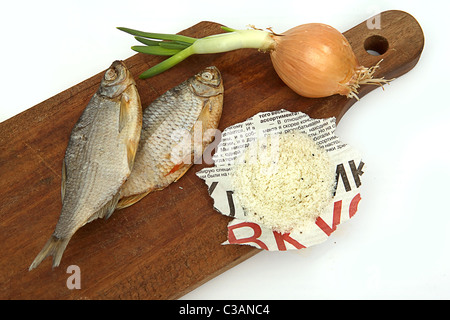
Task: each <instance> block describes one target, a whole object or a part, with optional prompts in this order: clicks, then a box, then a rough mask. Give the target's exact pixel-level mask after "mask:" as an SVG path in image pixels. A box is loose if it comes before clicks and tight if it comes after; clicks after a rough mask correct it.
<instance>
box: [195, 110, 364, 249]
mask: <svg viewBox="0 0 450 320" xmlns="http://www.w3.org/2000/svg"><path fill="white" fill-rule="evenodd" d="M335 129H336V120H335V118H328V119H312V118H310V117H309V116H308V115H307V114H305V113H302V112H289V111H287V110H284V109H283V110H279V111H274V112H261V113H258V114H256V115H254V116H253V117H251V118H249V119H247V120H246V121H244V122H241V123H237V124H235V125H232V126H230V127H228V128H226V129H225V130H224V131H223V133H222V140H221V142H220V143H219V145H218V146H217V152H216V153H215V154H214V156H213V158H212V159H213V161H214V164H215V165H214V167H210V168H204V169H202V170H200V171H199V172H197V176H198V177H200V178H201V179H203V180H205V183H206V184H207V186H208V192H209V194H210V196H211V197H212V198H213V199H214V208H215V209H216V210H217V211H219V212H220V213H222V214H223V215H226V216H229V217H232V218H234V219H233V220H232V221H231V222H230V223H229V224H228V240H227V241H225V242H224V243H223V244H241V245H251V246H254V247H257V248H260V249H264V250H270V251H284V250H290V249H294V250H295V249H302V248H305V247H310V246H313V245H316V244H319V243H322V242H324V241H325V240H327V239H328V237H329V236H330V235H331V233H333V232H334V231H335V230H336V227H337V226H338V225H339V224H340V223H342V222H345V221H347V220H349V219H350V218H352V217H353V216H354V215H355V213H356V211H357V209H358V204H359V202H360V200H361V195H360V191H359V188H360V186H361V175H362V174H363V170H362V169H363V167H364V162H363V161H362V159H361V155H360V154H359V152H358V151H356V150H354V149H353V148H351V147H350V146H349V145H347V144H345V143H343V142H341V141H340V140H339V138H338V137H337V136H336V135H335ZM290 130H299V131H300V132H302V133H305V134H307V135H309V136H310V137H312V138H313V139H314V141H315V142H316V143H317V144H318V145H319V146H321V147H323V148H324V149H325V150H326V152H327V153H328V155H329V156H330V159H331V161H332V162H333V163H334V164H335V166H336V179H337V185H336V193H335V195H334V198H333V201H332V203H330V204H329V205H328V206H327V207H326V208H325V209H324V210H323V212H322V213H321V214H320V216H319V217H318V218H317V219H316V221H315V223H314V224H311V225H310V227H309V228H308V229H307V230H306V231H305V230H303V232H302V233H283V234H282V233H279V232H277V231H274V230H272V229H271V228H268V227H266V226H264V225H261V224H257V223H254V222H251V221H248V220H247V219H246V214H245V212H244V210H243V208H242V206H241V205H240V204H239V200H238V199H237V197H234V196H233V191H232V190H233V188H232V181H231V178H230V173H231V171H232V167H233V165H234V163H235V161H236V160H237V159H238V158H239V156H240V155H241V154H242V153H243V152H244V151H245V149H246V148H247V147H248V146H249V144H250V143H251V142H253V141H255V140H256V139H257V138H259V137H265V136H267V135H268V134H279V133H285V132H289V131H290Z"/></svg>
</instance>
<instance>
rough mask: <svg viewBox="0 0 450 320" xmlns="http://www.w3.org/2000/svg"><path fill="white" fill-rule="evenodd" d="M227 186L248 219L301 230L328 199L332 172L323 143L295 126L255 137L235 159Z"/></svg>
mask: <svg viewBox="0 0 450 320" xmlns="http://www.w3.org/2000/svg"><path fill="white" fill-rule="evenodd" d="M231 179H232V186H233V189H234V190H233V192H234V195H235V196H236V197H237V199H238V200H239V202H240V204H241V206H242V207H243V209H244V211H245V213H246V215H247V218H248V220H249V221H252V222H256V223H260V224H262V225H265V226H267V227H269V228H272V229H273V230H275V231H278V232H280V233H288V232H300V233H301V232H302V230H305V229H306V228H308V226H310V225H311V224H312V223H314V222H315V220H316V218H317V217H318V216H319V215H320V213H321V212H322V210H323V209H324V208H325V207H326V206H327V205H328V204H329V203H330V202H331V201H332V199H333V195H334V192H335V184H336V178H335V172H334V168H333V165H332V163H331V161H330V159H329V157H328V155H327V153H326V151H325V150H324V149H322V148H321V147H319V146H318V145H317V144H316V143H315V142H314V140H313V139H312V138H311V137H309V136H308V135H306V134H304V133H301V132H300V131H296V130H294V131H290V132H288V133H283V134H273V135H268V136H266V137H263V138H260V139H257V140H256V141H254V142H253V143H252V144H250V146H249V147H248V148H247V149H246V150H245V152H244V153H243V154H242V155H241V157H240V158H238V159H237V161H236V164H235V166H234V167H233V170H232V174H231Z"/></svg>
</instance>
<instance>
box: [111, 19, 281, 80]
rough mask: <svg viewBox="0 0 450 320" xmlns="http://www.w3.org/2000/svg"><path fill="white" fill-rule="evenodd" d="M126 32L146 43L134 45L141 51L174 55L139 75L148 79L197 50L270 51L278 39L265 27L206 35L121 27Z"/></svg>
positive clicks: (229, 30) (206, 51) (198, 51)
mask: <svg viewBox="0 0 450 320" xmlns="http://www.w3.org/2000/svg"><path fill="white" fill-rule="evenodd" d="M118 29H119V30H122V31H124V32H126V33H129V34H131V35H134V36H135V38H136V40H138V41H139V42H140V43H142V44H144V46H132V47H131V49H133V50H134V51H137V52H141V53H146V54H151V55H161V56H171V57H170V58H168V59H166V60H164V61H163V62H161V63H159V64H157V65H155V66H153V67H152V68H150V69H148V70H147V71H145V72H143V73H142V74H141V75H140V76H139V78H141V79H146V78H150V77H153V76H156V75H157V74H160V73H162V72H164V71H166V70H168V69H170V68H172V67H173V66H175V65H177V64H178V63H180V62H181V61H183V60H184V59H186V58H188V57H189V56H191V55H194V54H212V53H221V52H228V51H233V50H237V49H243V48H251V49H259V50H262V51H270V50H271V49H273V48H274V45H275V41H274V40H273V38H272V34H271V33H270V32H267V31H263V30H256V29H249V30H235V29H231V28H228V27H222V30H224V31H226V32H228V33H222V34H216V35H212V36H208V37H205V38H200V39H198V38H192V37H187V36H183V35H177V34H164V33H150V32H143V31H138V30H134V29H129V28H122V27H119V28H118Z"/></svg>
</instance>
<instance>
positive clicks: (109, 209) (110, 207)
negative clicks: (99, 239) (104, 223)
mask: <svg viewBox="0 0 450 320" xmlns="http://www.w3.org/2000/svg"><path fill="white" fill-rule="evenodd" d="M119 197H120V192H117V194H116V195H115V196H114V197H112V199H111V200H109V201H108V202H107V203H106V204H105V205H104V206H103V207H102V208H101V209H100V210H98V211H97V212H95V213H94V214H93V215H91V216H90V217H89V219H88V220H87V221H86V223H89V222H92V221H93V220H95V219H99V218H105V219H108V218H109V217H111V215H112V214H113V212H114V211H115V210H116V206H117V202H118V201H119ZM86 223H85V224H86Z"/></svg>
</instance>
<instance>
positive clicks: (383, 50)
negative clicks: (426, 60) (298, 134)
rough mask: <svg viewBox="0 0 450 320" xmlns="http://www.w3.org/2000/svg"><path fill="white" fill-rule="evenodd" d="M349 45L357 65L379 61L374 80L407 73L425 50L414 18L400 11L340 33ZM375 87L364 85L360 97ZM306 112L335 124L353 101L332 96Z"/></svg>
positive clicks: (370, 19) (387, 12) (421, 35)
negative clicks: (332, 119) (334, 119)
mask: <svg viewBox="0 0 450 320" xmlns="http://www.w3.org/2000/svg"><path fill="white" fill-rule="evenodd" d="M343 34H344V35H345V37H346V38H347V39H348V41H349V42H350V44H351V46H352V48H353V51H354V52H355V54H356V57H357V58H358V61H359V63H360V64H361V65H362V66H365V67H371V66H374V65H376V64H377V63H378V62H379V61H380V60H381V59H383V61H382V62H381V63H380V67H379V69H378V70H377V71H376V72H375V74H374V77H375V78H382V77H384V78H385V79H393V78H398V77H400V76H402V75H403V74H405V73H406V72H408V71H410V70H411V69H412V68H413V67H414V66H415V65H416V63H417V62H418V61H419V58H420V55H421V53H422V50H423V47H424V42H425V40H424V34H423V31H422V28H421V27H420V25H419V23H418V22H417V21H416V19H415V18H414V17H413V16H411V15H410V14H409V13H406V12H404V11H399V10H390V11H384V12H382V13H380V14H377V15H375V16H373V17H371V18H369V19H367V20H366V21H363V22H361V23H360V24H359V25H357V26H355V27H353V28H352V29H350V30H348V31H346V32H344V33H343ZM377 88H378V86H375V85H363V86H361V88H360V90H359V94H358V96H359V98H362V97H363V96H364V95H366V94H367V93H369V92H371V91H372V90H374V89H377ZM315 100H317V101H315V102H314V103H312V104H311V107H310V109H309V111H308V114H310V115H311V116H313V117H317V118H323V117H329V116H334V117H336V120H337V122H339V120H340V119H341V118H342V116H343V115H344V114H345V112H346V111H347V110H348V109H349V108H350V107H351V106H352V105H353V104H354V103H355V102H357V100H356V99H347V98H346V97H343V96H332V97H328V98H323V99H315Z"/></svg>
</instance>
